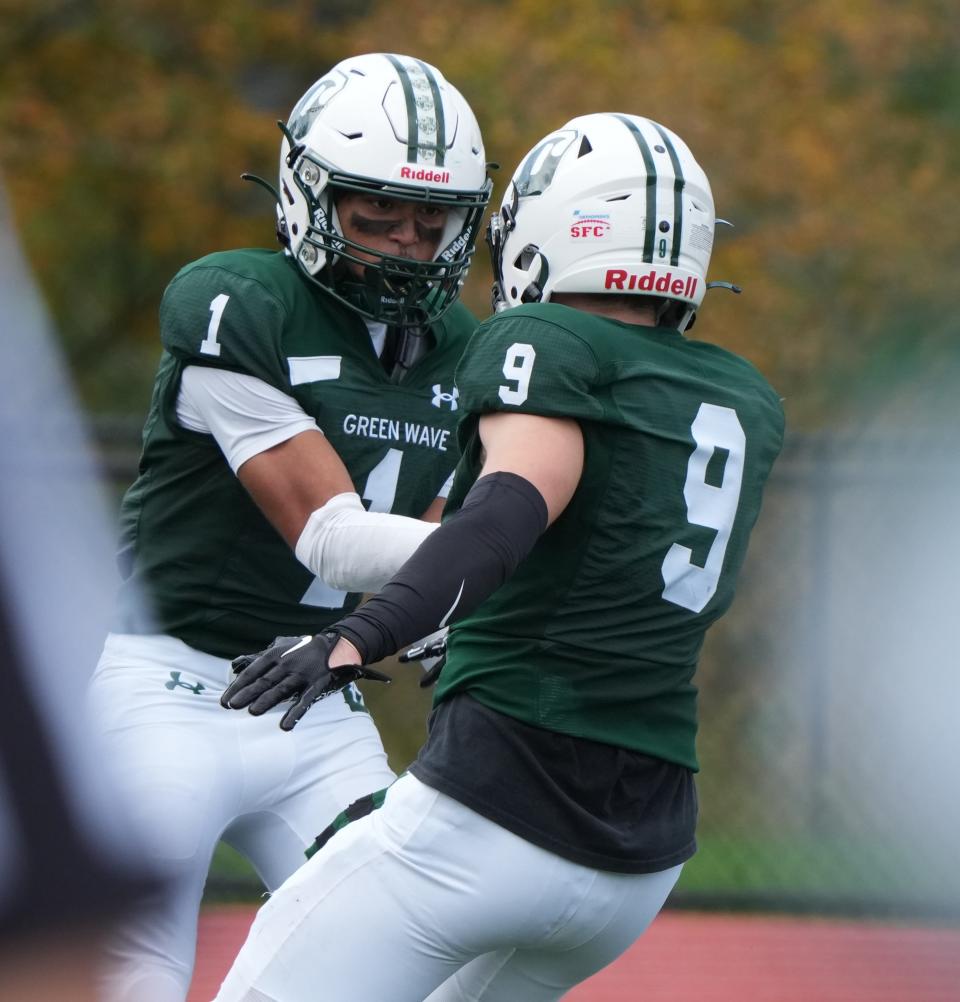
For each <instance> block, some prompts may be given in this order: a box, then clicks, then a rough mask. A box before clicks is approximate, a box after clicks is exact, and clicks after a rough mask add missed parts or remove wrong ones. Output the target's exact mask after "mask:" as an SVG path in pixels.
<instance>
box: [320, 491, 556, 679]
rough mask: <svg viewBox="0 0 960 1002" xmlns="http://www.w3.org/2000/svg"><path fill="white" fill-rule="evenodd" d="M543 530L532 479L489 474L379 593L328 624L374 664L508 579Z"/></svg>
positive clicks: (542, 510) (466, 609)
mask: <svg viewBox="0 0 960 1002" xmlns="http://www.w3.org/2000/svg"><path fill="white" fill-rule="evenodd" d="M546 527H547V505H546V502H545V501H544V500H543V496H542V495H541V494H540V492H539V491H538V490H537V489H536V487H534V486H533V484H531V483H530V481H529V480H525V479H524V478H523V477H520V476H517V475H516V474H515V473H490V474H487V475H486V476H484V477H481V478H480V479H479V480H478V481H477V482H476V483H475V484H474V485H473V487H471V488H470V491H469V493H468V494H467V496H466V498H465V499H464V502H463V507H462V508H461V509H460V510H459V511H458V512H455V513H454V514H453V515H451V516H450V518H448V519H447V520H446V521H445V522H444V523H443V525H441V526H440V528H439V529H437V530H436V532H433V533H431V534H430V535H429V536H428V537H427V538H426V539H425V540H424V541H423V542H422V543H421V544H420V546H419V547H418V548H417V550H416V552H415V553H414V554H413V556H412V557H411V558H410V559H409V560H408V561H407V562H406V563H405V564H404V565H403V567H401V568H400V570H399V571H397V573H396V574H395V575H394V577H393V579H392V580H391V581H389V582H388V583H387V584H386V585H385V586H384V588H383V590H382V591H381V592H380V593H379V594H378V595H376V596H374V597H373V598H371V599H370V601H369V602H367V603H366V604H365V605H364V606H362V607H361V608H360V609H358V610H357V611H356V612H354V613H351V615H349V616H346V617H345V618H344V619H341V620H340V622H339V623H336V624H335V625H334V627H333V629H335V630H336V631H337V632H338V633H339V634H340V635H341V636H342V637H345V638H346V639H347V640H349V641H350V642H351V643H352V644H353V645H354V646H355V647H356V648H357V650H358V651H359V652H360V654H361V656H362V657H363V663H364V664H372V663H373V662H376V661H379V660H380V659H381V658H385V657H387V655H389V654H393V653H394V652H395V651H397V650H399V649H400V648H401V647H403V646H405V645H406V644H410V643H413V641H415V640H419V639H420V638H421V637H425V636H426V635H427V634H428V633H433V632H434V631H435V630H438V629H440V628H441V627H443V626H446V625H447V624H448V623H451V622H454V621H456V620H457V619H460V618H461V617H463V616H465V615H467V613H469V612H472V611H473V610H474V609H475V608H476V607H477V606H478V605H479V604H480V603H481V602H482V601H483V600H484V599H485V598H487V596H488V595H490V594H492V593H493V592H494V591H496V589H497V588H499V587H500V585H502V584H503V582H504V581H506V580H507V578H508V577H510V575H511V574H512V573H513V572H514V571H515V570H516V568H517V565H518V564H519V563H520V561H521V560H523V558H524V557H525V556H526V555H527V554H528V553H529V552H530V550H532V549H533V545H534V543H536V541H537V539H538V538H539V537H540V535H541V534H542V533H543V531H544V529H546Z"/></svg>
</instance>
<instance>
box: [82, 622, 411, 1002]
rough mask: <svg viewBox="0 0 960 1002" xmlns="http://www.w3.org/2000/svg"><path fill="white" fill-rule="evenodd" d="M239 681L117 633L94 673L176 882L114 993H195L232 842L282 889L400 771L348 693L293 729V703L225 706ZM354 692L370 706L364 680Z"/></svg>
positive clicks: (125, 945) (103, 709)
mask: <svg viewBox="0 0 960 1002" xmlns="http://www.w3.org/2000/svg"><path fill="white" fill-rule="evenodd" d="M232 678H233V674H232V672H231V669H230V662H229V661H227V660H225V659H223V658H215V657H211V656H210V655H207V654H202V653H200V652H199V651H196V650H194V649H193V648H190V647H188V646H187V645H186V644H184V643H182V642H181V641H179V640H176V639H175V638H173V637H167V636H149V637H143V636H128V635H111V636H110V637H109V638H108V639H107V643H106V646H105V648H104V651H103V655H102V657H101V659H100V663H99V665H98V666H97V669H96V672H95V673H94V676H93V680H92V683H91V691H90V695H91V702H92V709H93V713H94V719H95V720H96V721H97V724H98V726H99V728H100V730H101V731H102V732H103V734H104V736H105V742H104V743H105V746H106V752H107V756H108V758H109V760H110V761H109V762H108V763H106V765H105V767H110V768H112V769H115V770H116V772H117V780H118V781H119V782H120V783H121V784H122V785H123V787H124V788H125V789H126V790H127V792H128V798H129V799H130V801H131V802H132V806H133V810H134V814H135V820H136V821H137V822H138V824H139V826H140V827H141V828H142V829H143V839H144V842H145V843H146V844H147V846H148V847H149V849H150V851H151V853H152V854H153V855H154V856H155V857H156V859H157V860H158V861H160V862H161V863H162V864H165V867H166V869H167V870H168V871H169V872H170V874H171V877H172V882H173V887H174V893H173V894H172V895H171V897H170V900H169V902H168V903H167V904H166V905H165V906H164V908H163V909H162V910H160V911H159V912H156V913H151V914H150V915H144V916H143V917H142V919H140V920H138V921H136V922H132V923H130V924H129V925H128V926H127V927H126V928H124V929H123V930H122V931H121V933H120V935H119V936H118V937H117V939H116V941H115V942H114V943H112V944H110V948H109V955H110V956H109V964H108V970H107V972H106V982H107V984H106V989H105V994H106V996H107V998H108V999H109V1002H183V1000H184V999H185V998H186V995H187V990H188V988H189V985H190V978H191V975H192V972H193V963H194V955H195V951H196V933H197V913H198V910H199V906H200V899H201V897H202V894H203V886H204V882H205V880H206V876H207V870H208V868H209V866H210V859H211V856H212V854H213V851H214V848H215V846H216V844H217V842H218V841H219V840H220V839H221V838H222V839H223V840H224V841H226V842H228V843H229V844H230V845H232V846H234V847H235V848H236V849H238V850H239V851H240V852H241V853H243V855H245V856H246V857H247V858H248V859H249V860H250V862H251V863H252V864H253V865H254V867H255V868H256V870H257V872H258V873H259V875H260V877H261V878H262V879H263V882H264V883H265V884H266V885H267V887H268V888H271V889H272V888H274V887H277V886H278V885H279V884H281V883H282V882H283V881H284V880H285V879H286V878H287V877H288V876H290V874H291V873H293V871H294V870H295V869H296V868H297V867H298V866H300V865H301V864H302V863H304V862H305V857H304V850H305V849H306V848H307V847H308V846H309V845H310V844H312V842H313V840H314V838H315V837H316V835H317V834H318V833H319V832H320V831H322V830H323V829H324V828H325V827H326V826H327V825H328V824H329V823H330V822H331V821H332V820H333V818H334V817H335V816H336V815H337V814H338V813H339V812H340V811H342V810H343V808H344V807H346V806H347V805H348V804H349V803H351V802H352V801H354V800H356V799H357V798H358V797H361V796H363V795H364V794H367V793H370V792H372V791H374V790H379V789H382V788H383V787H385V786H387V785H389V784H390V783H391V782H392V781H393V779H394V774H393V773H392V772H391V771H390V768H389V767H388V765H387V759H386V755H385V754H384V751H383V745H382V743H381V741H380V736H379V734H378V733H377V730H376V727H375V726H374V724H373V721H372V719H371V717H370V715H369V713H366V712H364V711H358V710H355V709H352V708H351V705H350V704H349V703H348V700H347V698H346V697H345V696H344V695H340V694H338V695H335V696H330V697H328V698H327V699H325V700H323V701H321V702H319V703H317V704H316V705H315V706H314V707H312V708H311V709H310V711H309V712H308V713H307V715H306V716H305V717H304V718H303V719H302V720H301V721H300V723H299V724H298V725H297V727H296V728H295V729H294V730H293V731H291V732H289V733H288V732H285V731H281V730H280V727H279V721H280V717H281V716H282V714H283V712H284V711H285V710H286V709H287V705H286V704H285V705H283V706H280V707H277V708H276V709H274V710H271V711H269V712H268V713H266V714H264V715H263V716H262V717H252V716H250V714H249V713H247V712H246V711H245V710H243V711H237V710H225V709H223V707H221V706H220V695H221V694H222V692H223V690H224V688H226V686H227V684H228V683H229V682H230V681H231V680H232ZM350 699H351V700H352V701H353V703H354V705H355V706H356V705H362V700H361V697H360V694H359V692H358V691H357V690H356V689H355V688H354V687H351V692H350Z"/></svg>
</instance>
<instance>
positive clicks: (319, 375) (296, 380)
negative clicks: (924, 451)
mask: <svg viewBox="0 0 960 1002" xmlns="http://www.w3.org/2000/svg"><path fill="white" fill-rule="evenodd" d="M342 361H343V356H342V355H302V356H300V357H294V358H288V359H287V365H288V366H289V367H290V385H291V386H300V385H301V384H302V383H319V382H320V381H321V380H325V379H339V378H340V363H341V362H342Z"/></svg>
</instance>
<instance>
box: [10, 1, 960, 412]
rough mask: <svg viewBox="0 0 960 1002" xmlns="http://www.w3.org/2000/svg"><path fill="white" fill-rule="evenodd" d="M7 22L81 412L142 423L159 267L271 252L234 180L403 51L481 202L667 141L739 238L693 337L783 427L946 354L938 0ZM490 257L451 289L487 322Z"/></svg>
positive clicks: (29, 187) (949, 325) (179, 7)
mask: <svg viewBox="0 0 960 1002" xmlns="http://www.w3.org/2000/svg"><path fill="white" fill-rule="evenodd" d="M0 18H2V19H0V57H2V58H0V124H2V134H3V147H2V168H3V171H4V174H5V178H6V183H7V186H8V188H9V189H10V191H11V195H12V198H13V201H14V205H15V208H16V212H17V216H18V220H19V222H20V225H21V228H22V234H23V239H24V241H25V245H26V248H27V250H28V253H29V256H30V258H31V260H32V261H33V263H34V266H35V268H36V270H37V272H38V276H39V278H40V281H41V283H42V286H43V288H44V290H45V292H46V294H47V295H48V297H49V300H50V303H51V305H52V307H53V310H54V313H55V316H56V318H57V321H58V324H59V327H60V330H61V332H62V335H63V338H64V341H65V344H66V346H67V351H68V354H69V358H70V360H71V363H72V365H73V368H74V371H75V374H76V376H77V379H78V381H79V383H80V386H81V388H82V390H83V392H84V394H85V396H86V398H87V400H88V401H89V402H90V404H91V405H92V406H93V407H94V408H95V409H97V410H100V411H118V410H120V411H122V410H130V411H133V412H141V411H142V410H143V407H144V406H145V402H146V398H147V394H148V390H149V385H150V381H151V378H152V370H153V367H154V361H155V357H156V353H157V350H158V349H157V338H156V329H155V327H156V309H157V304H158V301H159V297H160V294H161V292H162V289H163V287H164V285H165V284H166V282H167V281H168V280H169V279H170V277H171V276H172V275H173V273H174V272H175V271H176V269H177V268H179V267H180V266H181V265H182V264H184V263H186V262H187V261H188V260H191V259H193V258H195V257H197V256H199V255H201V254H203V253H206V252H208V251H211V250H214V249H218V248H225V247H229V246H239V245H267V246H269V245H271V244H272V241H273V220H272V213H271V207H270V204H269V197H268V196H266V195H265V193H264V192H262V191H261V190H259V189H257V188H254V187H252V186H247V185H244V184H243V183H242V182H241V181H240V174H241V172H243V171H246V170H252V171H255V172H257V173H261V174H263V175H265V176H266V177H269V178H272V177H273V175H274V174H275V169H276V152H277V148H278V139H279V133H278V132H277V129H276V127H275V125H274V121H275V119H277V118H282V117H285V116H286V114H287V113H288V112H289V109H290V107H291V106H292V104H293V102H294V101H295V100H296V98H297V97H298V96H299V94H300V92H301V91H302V90H303V89H304V88H305V87H306V86H307V85H308V84H309V83H310V82H311V81H312V80H313V79H314V78H316V77H317V76H319V75H320V74H321V73H323V72H324V71H325V70H326V69H327V68H328V67H329V66H330V65H331V64H332V63H334V62H335V61H337V60H338V59H340V58H342V57H344V56H345V55H348V54H351V53H355V52H362V51H381V50H390V51H406V52H411V53H415V54H417V55H419V56H421V57H422V58H424V59H427V60H429V61H431V62H434V63H435V64H436V65H438V66H439V67H440V68H441V69H442V70H443V71H444V72H445V73H446V74H447V75H448V76H449V77H450V79H451V80H452V81H454V82H455V83H456V85H457V86H458V87H459V88H460V89H461V90H462V91H463V92H464V93H465V94H466V95H467V97H468V99H469V100H470V101H471V103H472V105H473V106H474V108H475V109H476V111H477V114H478V117H479V119H480V122H481V126H482V127H483V130H484V135H485V140H486V146H487V152H488V156H489V157H490V159H491V160H495V161H498V162H499V163H500V164H502V165H503V168H502V169H501V170H500V171H499V172H497V173H496V174H495V178H496V183H497V189H496V192H495V195H494V198H495V200H498V199H499V197H500V195H501V194H502V192H503V189H504V186H505V184H506V181H507V180H508V178H509V171H510V170H511V169H512V167H513V165H514V164H515V163H516V162H517V159H518V158H519V157H520V156H521V155H522V153H523V152H524V151H525V150H526V149H527V148H529V146H530V145H531V144H532V142H533V141H534V140H535V139H536V138H538V137H539V136H540V135H541V134H543V133H545V132H546V131H548V130H550V129H552V128H554V127H556V126H558V125H560V124H562V122H564V121H565V120H566V119H568V118H570V117H572V116H573V115H576V114H581V113H586V112H591V111H597V110H619V111H628V112H635V113H639V114H643V115H647V116H649V117H652V118H655V119H657V120H659V121H662V122H663V123H665V124H667V125H669V126H670V127H671V128H673V129H674V130H675V131H677V132H679V133H680V134H681V135H682V136H683V137H684V138H685V139H687V141H688V142H689V144H690V145H691V147H692V148H693V150H694V152H695V154H696V155H697V157H698V158H699V159H700V161H701V162H702V163H703V165H704V166H705V168H706V169H707V172H708V174H709V176H710V177H711V180H712V182H713V187H714V194H715V197H716V201H717V208H718V213H719V215H720V216H722V217H724V218H726V219H729V220H730V221H731V222H733V223H734V224H735V228H734V229H732V230H721V232H720V233H719V234H718V239H717V247H716V251H715V255H714V262H713V268H712V273H713V277H716V278H727V279H732V280H735V281H737V282H738V283H739V284H740V285H742V286H743V288H744V290H745V291H744V294H743V295H742V296H741V297H733V296H729V295H728V294H726V293H722V292H713V293H711V294H710V296H709V298H708V301H707V307H706V309H705V310H704V314H703V317H702V318H701V323H700V326H699V327H698V329H697V332H696V333H697V336H700V337H706V338H711V339H716V340H718V341H721V342H722V343H724V344H725V345H727V346H729V347H731V348H733V349H734V350H737V351H740V352H742V353H744V354H746V355H747V356H748V357H750V358H751V359H753V360H754V361H755V362H757V364H759V365H760V366H761V368H763V370H764V371H765V372H766V373H768V374H769V375H770V377H771V379H772V381H773V382H774V383H775V384H776V385H777V386H778V388H780V389H781V391H782V392H783V393H784V395H785V396H786V398H787V406H788V413H789V417H790V420H791V424H792V426H793V427H794V428H797V427H811V428H813V427H819V426H822V425H824V424H826V423H828V422H829V421H830V420H831V419H832V418H833V417H835V416H836V414H837V413H838V412H839V410H841V409H842V407H843V405H844V404H845V403H846V402H847V401H849V399H850V393H851V386H852V385H858V384H859V383H860V381H861V380H862V377H863V373H864V372H867V373H870V372H874V373H876V374H878V376H881V375H883V374H884V373H885V372H886V371H887V370H891V371H894V372H901V373H902V372H903V371H904V366H906V369H907V371H911V372H914V371H920V372H923V371H929V369H930V368H931V367H933V368H938V367H941V366H942V365H943V364H944V362H943V359H944V357H945V356H950V357H951V358H952V356H953V354H954V353H955V349H954V342H955V341H956V336H955V332H954V327H955V322H954V320H953V317H954V315H955V310H954V305H953V300H954V292H953V286H954V284H955V280H954V278H953V273H954V271H955V268H956V265H957V264H958V262H960V246H958V244H960V235H958V234H960V225H958V222H960V219H958V216H960V209H958V206H960V171H958V159H960V70H958V64H957V60H956V58H955V57H956V52H957V47H958V41H960V14H958V12H957V8H956V5H954V4H949V3H947V2H945V0H915V2H913V3H911V4H902V3H899V2H897V0H877V2H870V3H868V2H865V0H849V2H846V3H844V4H838V3H836V2H835V0H808V2H806V3H803V4H791V3H786V2H782V0H781V2H763V3H761V2H759V0H713V2H709V3H708V2H706V0H671V2H670V3H666V2H664V0H650V2H646V3H643V4H634V3H628V2H618V0H569V2H564V3H557V2H550V3H548V2H545V0H516V2H494V0H488V2H475V3H472V4H469V5H456V6H455V7H453V8H451V7H450V5H441V4H437V3H435V2H426V0H407V2H405V3H403V4H396V3H388V2H378V3H357V2H354V3H345V2H341V3H326V4H323V5H317V4H310V3H306V2H302V0H274V2H272V3H269V4H263V5H243V4H231V3H227V2H224V0H210V2H208V3H206V4H202V5H197V4H193V3H188V2H186V0H125V2H120V0H95V2H90V3H80V2H76V0H60V2H54V0H29V2H27V0H0ZM484 257H485V255H484V253H483V251H482V249H481V250H480V252H479V253H478V256H477V266H476V267H475V269H474V274H473V275H472V277H471V280H470V282H469V288H468V292H467V297H466V298H467V301H468V303H469V304H470V305H472V306H473V307H474V309H475V310H477V311H478V312H480V313H483V312H484V311H485V310H486V309H487V303H488V299H487V294H488V288H489V281H490V279H489V270H488V268H487V266H486V262H485V260H484ZM951 364H952V363H951ZM911 366H914V367H916V366H919V368H918V369H917V368H911ZM901 392H902V391H901ZM908 396H909V393H908Z"/></svg>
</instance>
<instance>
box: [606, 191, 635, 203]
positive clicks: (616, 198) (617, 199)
mask: <svg viewBox="0 0 960 1002" xmlns="http://www.w3.org/2000/svg"><path fill="white" fill-rule="evenodd" d="M629 197H630V192H629V191H628V192H627V193H626V195H614V196H613V198H608V199H607V201H608V202H625V201H626V200H627V199H628V198H629Z"/></svg>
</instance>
